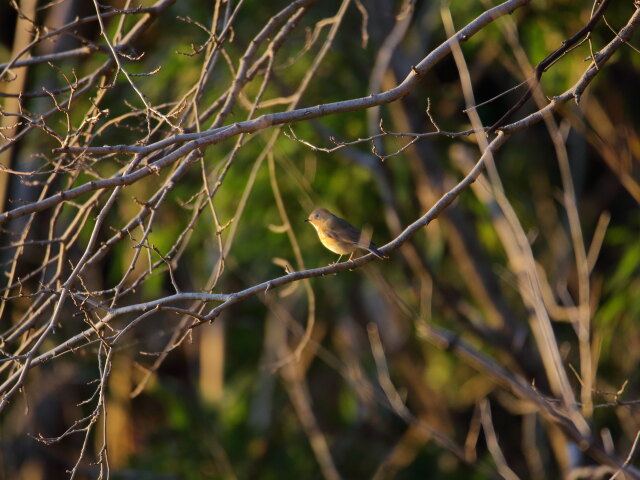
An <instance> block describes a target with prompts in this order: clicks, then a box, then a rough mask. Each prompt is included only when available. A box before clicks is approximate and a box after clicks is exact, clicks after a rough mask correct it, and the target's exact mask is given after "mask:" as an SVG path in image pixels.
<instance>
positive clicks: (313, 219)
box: [305, 208, 389, 263]
mask: <svg viewBox="0 0 640 480" xmlns="http://www.w3.org/2000/svg"><path fill="white" fill-rule="evenodd" d="M305 222H309V223H310V224H311V225H313V226H314V228H315V229H316V231H317V232H318V238H320V241H321V242H322V245H324V246H325V247H327V248H328V249H329V250H331V251H332V252H333V253H337V254H338V255H340V257H339V258H338V262H339V261H340V259H341V258H342V256H343V255H346V254H350V256H349V260H351V257H352V256H353V254H354V252H355V251H356V250H357V249H358V248H362V249H364V250H368V251H370V252H371V253H373V254H374V255H375V256H376V257H378V258H383V259H384V258H389V257H388V256H386V255H385V254H384V253H382V252H381V251H380V250H378V249H377V248H376V246H375V245H374V244H373V243H372V242H371V240H370V239H369V238H367V237H366V236H365V235H363V234H362V232H361V231H360V230H358V229H357V228H356V227H354V226H353V225H351V224H350V223H349V222H347V221H346V220H344V219H343V218H340V217H336V216H335V215H334V214H333V213H331V212H330V211H329V210H327V209H326V208H316V209H315V210H314V211H313V212H311V215H309V218H306V219H305ZM336 263H337V262H336Z"/></svg>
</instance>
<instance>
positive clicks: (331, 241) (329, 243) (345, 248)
mask: <svg viewBox="0 0 640 480" xmlns="http://www.w3.org/2000/svg"><path fill="white" fill-rule="evenodd" d="M318 237H319V238H320V241H321V242H322V245H324V246H325V247H327V248H328V249H329V250H331V251H332V252H333V253H337V254H338V255H347V254H350V253H353V252H354V251H355V250H356V248H357V247H356V245H354V244H352V243H346V242H341V241H339V240H336V239H335V238H331V237H328V236H326V235H325V234H324V233H322V231H321V230H318Z"/></svg>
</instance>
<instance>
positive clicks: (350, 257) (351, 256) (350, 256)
mask: <svg viewBox="0 0 640 480" xmlns="http://www.w3.org/2000/svg"><path fill="white" fill-rule="evenodd" d="M354 253H356V251H355V250H354V251H353V252H351V255H349V260H347V261H348V262H350V261H351V259H352V258H353V254H354Z"/></svg>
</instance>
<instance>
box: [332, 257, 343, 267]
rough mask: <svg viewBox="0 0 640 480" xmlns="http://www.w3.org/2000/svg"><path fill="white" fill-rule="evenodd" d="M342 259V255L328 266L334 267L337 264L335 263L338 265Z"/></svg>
mask: <svg viewBox="0 0 640 480" xmlns="http://www.w3.org/2000/svg"><path fill="white" fill-rule="evenodd" d="M342 257H343V255H340V256H339V257H338V260H336V261H335V262H333V263H330V264H329V265H335V264H337V263H340V259H341V258H342Z"/></svg>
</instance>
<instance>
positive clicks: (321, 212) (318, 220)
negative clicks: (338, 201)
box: [304, 208, 333, 227]
mask: <svg viewBox="0 0 640 480" xmlns="http://www.w3.org/2000/svg"><path fill="white" fill-rule="evenodd" d="M331 218H333V214H332V213H331V212H330V211H329V210H327V209H326V208H316V209H315V210H314V211H313V212H311V214H310V215H309V218H305V219H304V221H305V222H309V223H310V224H311V225H313V226H314V227H317V226H319V225H322V224H324V223H325V222H326V221H327V220H330V219H331Z"/></svg>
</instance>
